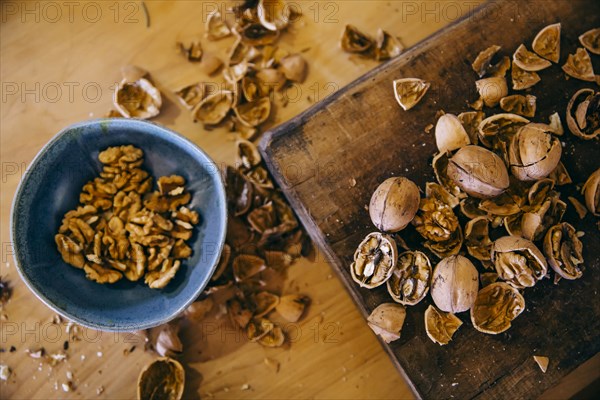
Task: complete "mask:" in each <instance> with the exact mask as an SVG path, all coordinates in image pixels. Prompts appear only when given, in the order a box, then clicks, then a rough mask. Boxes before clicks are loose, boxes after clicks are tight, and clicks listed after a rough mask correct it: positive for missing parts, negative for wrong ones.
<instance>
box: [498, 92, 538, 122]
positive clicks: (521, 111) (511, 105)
mask: <svg viewBox="0 0 600 400" xmlns="http://www.w3.org/2000/svg"><path fill="white" fill-rule="evenodd" d="M536 100H537V98H536V97H535V96H533V95H530V94H528V95H526V96H522V95H520V94H513V95H510V96H506V97H503V98H501V99H500V108H502V109H503V110H504V111H506V112H508V113H513V114H518V115H522V116H524V117H534V116H535V108H536Z"/></svg>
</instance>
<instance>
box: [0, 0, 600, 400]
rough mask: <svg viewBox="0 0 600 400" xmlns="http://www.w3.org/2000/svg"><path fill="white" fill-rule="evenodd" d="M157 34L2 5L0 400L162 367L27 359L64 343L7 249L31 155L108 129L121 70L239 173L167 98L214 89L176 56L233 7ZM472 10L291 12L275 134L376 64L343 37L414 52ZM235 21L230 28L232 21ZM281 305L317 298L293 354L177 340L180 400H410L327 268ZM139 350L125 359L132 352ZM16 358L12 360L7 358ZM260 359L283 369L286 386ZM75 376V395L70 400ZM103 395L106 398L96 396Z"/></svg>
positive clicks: (78, 358)
mask: <svg viewBox="0 0 600 400" xmlns="http://www.w3.org/2000/svg"><path fill="white" fill-rule="evenodd" d="M145 3H146V6H147V10H148V14H149V16H150V26H149V27H147V26H146V18H145V16H144V12H143V9H142V7H141V6H140V2H139V1H120V2H117V1H99V0H97V1H91V2H86V1H73V2H56V1H50V2H38V1H28V2H22V1H19V2H16V1H15V2H12V1H5V2H2V3H0V7H1V11H0V18H1V22H0V54H1V58H0V74H1V77H0V81H1V84H2V101H1V103H0V107H1V110H0V118H1V119H0V121H1V122H0V144H1V149H0V155H1V166H2V179H1V185H2V189H1V195H0V196H1V197H0V202H1V214H0V217H1V231H0V235H1V237H0V242H1V243H2V252H1V255H2V260H1V261H2V262H1V265H0V268H1V275H2V277H3V279H8V280H10V282H11V284H12V287H13V297H12V299H11V300H10V302H9V303H8V304H7V305H6V306H5V307H4V309H3V310H2V314H3V317H2V320H1V322H0V324H1V332H0V333H1V337H0V347H1V348H2V349H4V350H6V351H5V352H3V353H0V358H1V363H2V364H6V365H8V366H9V367H10V368H11V369H12V371H13V374H12V376H11V377H10V379H9V381H8V382H1V383H0V394H1V395H2V396H1V397H2V398H3V399H4V398H39V399H48V398H80V397H84V398H111V399H112V398H134V397H135V388H136V384H135V382H136V379H137V376H138V373H139V371H140V369H141V368H142V367H143V366H144V365H145V364H146V363H147V362H149V361H150V360H151V359H152V358H153V357H154V355H153V354H151V353H148V352H144V351H143V343H142V340H141V339H140V338H139V337H137V336H134V335H132V334H112V333H101V332H96V331H93V330H87V329H83V330H82V331H81V332H80V334H79V337H80V338H81V340H79V341H72V340H71V341H70V343H69V349H68V350H67V351H66V353H67V354H68V359H67V360H66V361H65V362H63V363H61V364H59V365H57V366H55V367H51V366H50V365H48V363H42V362H40V360H39V359H34V358H32V357H30V355H29V354H27V352H26V350H28V349H31V350H32V351H35V350H37V349H39V348H40V347H44V348H45V350H46V351H47V352H48V353H55V352H57V351H60V350H62V349H63V345H64V342H65V341H69V340H70V334H68V333H67V332H66V330H65V328H66V321H63V322H62V323H61V324H59V325H56V324H52V323H51V319H52V316H53V313H52V312H51V311H50V310H49V309H48V308H46V307H45V306H44V305H43V304H42V303H41V302H40V301H39V300H37V299H36V298H35V297H34V296H33V294H31V293H30V292H29V291H28V290H27V288H26V287H25V285H24V284H23V283H22V282H21V281H20V278H19V277H18V274H17V271H16V269H15V267H14V262H13V259H12V247H11V243H10V239H9V218H10V205H11V201H12V197H13V195H14V192H15V189H16V187H17V184H18V181H19V179H20V177H21V174H22V173H23V172H24V170H25V168H26V167H27V165H28V163H29V162H30V161H31V160H32V158H33V157H34V155H35V154H36V153H37V151H38V150H39V149H40V148H41V147H42V146H43V145H44V144H45V143H46V142H47V141H48V140H49V139H50V138H51V137H52V136H53V135H54V134H55V133H56V132H58V131H59V130H60V129H61V128H63V127H65V126H67V125H69V124H71V123H74V122H77V121H81V120H85V119H88V118H93V117H101V116H103V115H104V114H105V113H106V112H107V111H108V110H109V109H110V108H111V103H112V100H111V99H112V92H113V87H114V83H115V82H116V81H118V80H119V78H120V72H119V69H120V67H121V66H122V65H125V64H135V65H139V66H142V67H144V68H146V69H147V70H149V71H150V73H151V74H152V78H153V79H154V81H155V82H156V84H157V85H158V86H159V88H160V89H161V91H162V92H163V95H164V98H165V100H166V101H165V102H164V103H165V104H164V105H163V110H162V113H161V115H160V116H159V117H157V118H156V119H155V120H156V121H157V122H159V123H162V124H165V125H167V126H168V127H170V128H172V129H174V130H176V131H178V132H180V133H182V134H183V135H185V136H187V137H188V138H190V139H191V140H193V141H194V142H195V143H197V144H198V145H200V146H201V147H202V148H204V149H205V150H206V151H207V152H208V153H209V155H211V156H212V157H213V158H214V159H215V160H216V161H217V162H218V163H228V162H232V161H233V159H234V152H235V147H234V143H233V141H232V137H231V136H230V135H228V134H227V133H226V132H224V131H222V130H215V131H210V132H208V131H205V130H203V129H202V127H201V126H200V125H197V124H194V123H193V122H192V121H191V119H190V117H189V114H188V112H187V111H186V110H184V109H182V108H181V107H180V106H179V105H178V104H177V103H176V99H175V97H174V95H173V90H174V89H178V88H179V87H181V86H183V85H185V84H188V83H192V82H195V81H198V80H203V81H209V82H215V83H220V82H221V81H222V79H221V78H220V77H216V78H210V77H207V76H206V75H203V74H202V73H201V72H199V67H198V66H197V65H194V64H191V63H189V62H187V61H186V60H185V59H184V58H183V57H181V56H180V55H179V54H177V51H176V48H175V42H176V41H180V40H189V39H192V38H194V37H196V38H200V39H202V34H203V32H204V26H203V21H204V20H205V18H206V15H207V14H208V13H209V12H210V11H212V10H214V9H215V8H220V9H221V11H222V12H223V13H225V11H226V5H227V4H226V3H224V2H210V1H205V2H201V1H146V2H145ZM476 5H477V2H475V1H463V2H454V1H448V2H445V1H423V2H421V1H420V2H407V1H314V2H313V1H310V2H304V1H303V2H294V6H295V7H297V9H300V10H301V11H302V14H303V15H302V17H301V18H299V19H298V20H297V21H295V22H294V24H293V25H292V26H291V27H290V29H289V32H288V33H286V34H284V35H283V36H282V38H281V40H280V45H281V47H283V48H284V49H287V50H291V51H294V50H295V51H299V50H301V49H308V50H307V51H306V53H304V55H305V57H306V58H307V60H308V62H309V65H310V71H309V75H308V78H307V80H306V82H305V83H304V84H302V85H299V86H295V87H294V91H289V92H288V93H287V97H288V100H289V102H288V105H287V107H285V108H283V107H277V110H276V113H275V116H274V117H273V118H271V119H270V120H269V121H268V123H267V127H272V126H275V125H278V124H280V123H282V122H284V121H286V120H288V119H290V118H291V117H293V116H295V115H297V114H298V113H300V112H301V111H303V110H305V109H306V108H308V107H310V106H311V105H312V104H313V103H314V102H316V101H319V100H321V99H323V98H324V97H325V96H327V95H328V94H331V93H332V92H334V91H335V90H338V89H339V88H341V87H343V86H344V85H346V84H348V83H349V82H351V81H352V80H354V79H356V78H358V77H359V76H360V75H362V74H364V73H365V72H366V71H368V70H370V69H371V68H373V67H374V66H376V63H375V62H374V61H367V60H363V59H359V58H356V57H353V56H350V55H348V54H345V53H343V52H342V51H341V50H340V48H339V45H338V40H339V37H340V34H341V32H342V30H343V27H344V25H345V24H346V23H352V24H354V25H356V26H358V27H359V28H361V29H363V30H365V31H367V32H370V33H371V34H374V33H375V32H376V30H377V28H379V27H382V28H384V29H386V30H388V31H389V32H391V33H392V34H395V35H397V36H399V37H401V38H402V41H403V43H404V44H405V45H407V46H411V45H413V44H415V43H417V42H418V41H419V40H421V39H423V38H425V37H426V36H428V35H430V34H432V33H433V32H435V31H437V30H439V29H440V28H441V27H443V26H445V25H446V24H448V23H452V22H453V21H455V20H456V19H458V18H459V17H460V16H461V15H462V14H465V13H468V12H470V11H471V10H472V9H473V8H474V7H476ZM230 17H231V16H230ZM202 44H203V47H204V49H205V51H206V52H209V53H212V54H214V55H217V56H220V57H222V58H224V57H225V55H226V53H227V49H228V48H229V47H230V46H231V44H232V40H231V39H226V40H223V41H219V42H208V41H207V40H202ZM285 292H301V293H305V294H307V295H309V296H310V297H311V298H312V300H313V304H312V305H311V307H310V309H309V312H308V313H307V315H306V316H305V318H304V319H303V320H302V321H301V323H300V324H298V326H297V329H295V330H296V332H297V334H295V335H294V337H292V340H291V343H290V345H289V346H287V347H285V348H280V349H264V348H262V347H261V346H258V345H256V344H253V343H245V342H244V341H243V340H242V339H241V337H240V336H239V333H236V332H234V331H229V330H224V329H219V328H218V327H217V326H215V325H214V324H211V323H207V324H203V325H199V326H195V327H188V328H186V329H185V330H184V332H183V335H182V336H183V337H184V344H185V345H186V349H187V350H186V352H185V354H184V356H183V357H182V360H183V362H184V364H185V367H186V378H187V387H186V393H185V394H186V398H188V397H189V398H198V397H202V398H210V397H215V398H340V399H342V398H343V399H350V398H356V399H359V398H360V399H362V398H411V397H412V394H411V392H410V390H409V388H408V386H407V385H406V383H405V382H404V381H403V379H402V378H401V377H400V375H399V374H398V373H397V371H396V370H395V369H394V367H393V366H392V363H391V362H390V360H389V359H388V358H387V355H386V354H385V353H384V351H383V350H382V348H381V347H380V345H379V343H378V342H377V340H376V339H375V337H374V335H373V334H372V332H371V331H370V330H369V328H368V327H367V326H366V324H365V322H364V320H363V319H362V317H361V316H360V315H359V313H358V311H357V310H356V309H355V306H354V304H353V303H352V301H351V299H350V297H349V295H348V294H347V293H346V292H345V290H344V289H343V287H342V285H341V284H340V282H339V281H338V280H337V279H336V278H335V277H334V276H333V273H332V271H331V269H330V267H329V266H328V265H327V263H326V262H325V261H324V259H323V257H319V256H318V255H317V259H316V261H314V262H311V261H308V260H300V261H299V262H297V263H296V264H295V265H294V266H293V267H292V268H290V271H289V274H288V279H287V281H286V284H285ZM133 345H136V349H135V351H133V352H132V353H130V354H128V355H126V354H125V353H124V350H127V349H131V348H132V346H133ZM11 346H14V347H15V349H16V350H15V351H14V352H10V350H9V349H10V347H11ZM265 358H270V359H273V360H277V361H278V362H279V364H280V369H279V371H278V372H276V371H274V370H273V369H271V368H269V367H267V366H266V365H265V363H264V360H265ZM599 369H600V363H599V359H598V357H595V358H594V359H592V360H591V361H590V362H588V363H586V364H584V365H583V366H582V367H580V368H579V369H578V370H576V371H575V372H574V373H573V374H571V375H570V376H569V377H567V378H566V379H565V381H564V382H563V383H562V384H561V385H559V387H557V388H555V389H554V391H553V392H551V393H547V394H546V395H545V396H546V397H567V396H571V395H573V394H574V393H576V392H578V391H579V390H580V389H582V388H584V387H586V386H588V385H589V384H590V383H591V382H592V381H594V380H595V379H597V377H598V373H597V372H596V371H597V370H599ZM68 373H72V374H73V382H74V388H73V390H71V391H69V392H65V391H63V389H62V384H63V383H66V382H67V380H68V379H67V375H68ZM100 388H102V389H103V391H102V393H100V394H98V392H99V391H100V390H99V389H100Z"/></svg>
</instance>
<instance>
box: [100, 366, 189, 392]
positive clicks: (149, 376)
mask: <svg viewBox="0 0 600 400" xmlns="http://www.w3.org/2000/svg"><path fill="white" fill-rule="evenodd" d="M184 385H185V373H184V370H183V367H182V366H181V364H180V363H179V362H178V361H176V360H173V359H172V358H168V357H161V358H158V359H156V360H154V361H152V362H150V363H149V364H148V365H146V367H144V369H143V370H142V372H140V375H139V378H138V387H137V397H138V399H140V400H150V399H163V400H180V399H181V397H182V396H183V388H184ZM100 388H102V387H100ZM100 388H98V390H100ZM102 389H103V388H102Z"/></svg>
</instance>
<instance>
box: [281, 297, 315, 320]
mask: <svg viewBox="0 0 600 400" xmlns="http://www.w3.org/2000/svg"><path fill="white" fill-rule="evenodd" d="M309 301H310V300H309V298H308V297H306V296H303V295H300V294H290V295H287V296H281V298H280V301H279V304H278V305H277V307H276V308H275V309H276V310H277V312H278V313H279V314H280V315H281V316H282V317H283V318H284V319H286V320H287V321H289V322H298V321H299V320H300V318H301V317H302V314H304V309H305V308H306V305H307V304H308V303H309Z"/></svg>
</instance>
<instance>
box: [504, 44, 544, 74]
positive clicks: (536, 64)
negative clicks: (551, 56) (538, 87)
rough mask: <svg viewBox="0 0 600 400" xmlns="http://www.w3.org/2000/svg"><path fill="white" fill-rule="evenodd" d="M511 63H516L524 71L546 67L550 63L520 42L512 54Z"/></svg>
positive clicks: (533, 70) (539, 69) (534, 70)
mask: <svg viewBox="0 0 600 400" xmlns="http://www.w3.org/2000/svg"><path fill="white" fill-rule="evenodd" d="M513 65H517V66H518V67H519V68H521V69H522V70H524V71H528V72H536V71H541V70H543V69H546V68H548V67H549V66H551V65H552V63H551V62H550V61H548V60H545V59H543V58H541V57H540V56H538V55H537V54H535V53H533V52H531V51H529V50H527V48H526V47H525V45H524V44H521V45H520V46H519V47H517V50H516V51H515V53H514V54H513Z"/></svg>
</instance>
